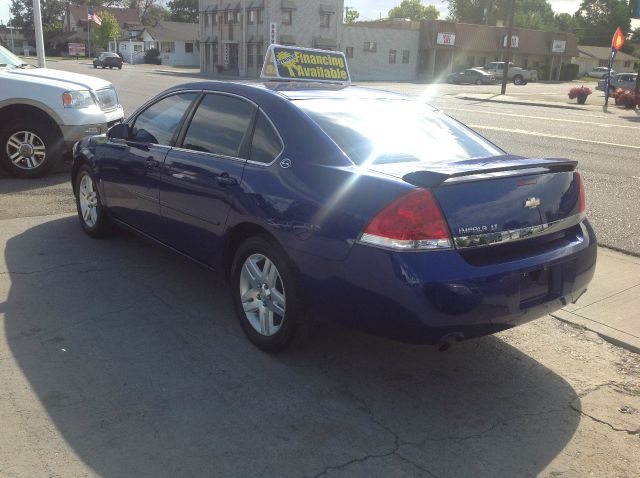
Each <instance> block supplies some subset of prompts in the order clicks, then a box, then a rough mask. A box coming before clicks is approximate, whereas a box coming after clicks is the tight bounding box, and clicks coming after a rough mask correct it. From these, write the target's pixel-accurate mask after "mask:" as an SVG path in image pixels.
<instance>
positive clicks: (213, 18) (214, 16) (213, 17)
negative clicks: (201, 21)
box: [211, 13, 218, 25]
mask: <svg viewBox="0 0 640 478" xmlns="http://www.w3.org/2000/svg"><path fill="white" fill-rule="evenodd" d="M211 24H212V25H217V24H218V14H217V13H213V14H212V15H211Z"/></svg>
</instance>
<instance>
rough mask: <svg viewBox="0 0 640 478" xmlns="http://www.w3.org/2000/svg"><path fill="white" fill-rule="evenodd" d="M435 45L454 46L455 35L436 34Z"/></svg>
mask: <svg viewBox="0 0 640 478" xmlns="http://www.w3.org/2000/svg"><path fill="white" fill-rule="evenodd" d="M436 44H437V45H449V46H454V45H455V44H456V34H455V33H438V38H436Z"/></svg>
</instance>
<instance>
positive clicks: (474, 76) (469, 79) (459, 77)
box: [447, 68, 496, 85]
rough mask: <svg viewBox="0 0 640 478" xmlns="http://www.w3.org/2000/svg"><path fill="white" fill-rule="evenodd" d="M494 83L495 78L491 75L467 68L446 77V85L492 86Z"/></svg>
mask: <svg viewBox="0 0 640 478" xmlns="http://www.w3.org/2000/svg"><path fill="white" fill-rule="evenodd" d="M495 82H496V78H495V77H494V76H493V75H492V74H490V73H487V72H486V71H483V70H478V69H475V68H469V69H466V70H462V71H459V72H458V73H451V74H450V75H447V83H457V84H462V83H470V84H476V85H492V84H494V83H495Z"/></svg>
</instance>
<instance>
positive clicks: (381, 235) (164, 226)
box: [72, 56, 596, 351]
mask: <svg viewBox="0 0 640 478" xmlns="http://www.w3.org/2000/svg"><path fill="white" fill-rule="evenodd" d="M286 61H291V62H293V61H295V57H293V56H291V57H288V58H287V59H286ZM282 63H284V62H282ZM297 71H298V70H296V69H295V68H294V67H291V72H292V74H296V72H297ZM318 71H320V73H322V72H323V71H324V70H318ZM575 168H576V162H575V161H570V160H562V159H539V158H535V159H527V158H523V157H520V156H513V155H509V154H507V153H505V152H504V151H502V150H501V149H499V148H498V147H496V146H494V145H493V144H491V143H490V142H488V141H487V140H485V139H483V138H482V137H481V136H479V135H478V134H476V133H475V132H473V131H471V130H470V129H468V128H466V127H465V126H464V125H462V124H460V123H458V122H456V121H454V120H453V119H451V118H449V117H448V116H446V115H445V114H443V113H441V112H440V111H438V110H435V109H432V108H430V107H428V106H426V105H425V104H423V103H422V102H420V101H418V100H414V99H411V98H407V97H404V96H400V95H395V94H391V93H387V92H383V91H376V90H372V89H365V88H357V87H351V86H337V85H325V84H320V83H315V84H308V83H307V84H300V83H271V84H241V83H230V82H198V83H190V84H185V85H181V86H177V87H174V88H171V89H169V90H167V91H165V92H163V93H161V94H160V95H158V96H156V97H155V98H154V99H152V100H151V101H149V102H148V103H147V104H145V105H144V106H142V107H141V108H140V109H139V110H138V111H136V112H135V113H134V114H132V115H131V116H130V117H129V118H128V120H127V121H126V122H125V123H122V124H120V125H116V126H114V127H113V128H111V129H110V130H109V132H108V134H107V135H106V137H105V136H93V137H88V138H85V139H84V140H82V141H81V142H79V143H78V144H77V145H76V147H75V151H74V164H73V169H72V184H73V190H74V193H75V195H76V202H77V209H78V214H79V218H80V223H81V226H82V228H83V229H84V231H85V232H86V233H87V234H88V235H90V236H93V237H100V236H104V235H107V234H109V233H110V232H111V231H112V229H113V227H114V226H115V225H117V226H122V227H125V228H127V229H130V230H133V231H136V232H138V233H140V234H142V235H144V236H145V237H147V238H150V239H152V240H154V241H157V242H159V243H161V244H164V245H166V246H167V247H169V248H172V249H174V250H177V251H179V252H181V253H182V254H185V255H187V256H188V257H191V258H192V259H194V260H195V261H197V262H199V263H201V264H203V265H205V266H207V267H210V268H212V269H216V270H217V271H219V272H220V274H221V275H222V277H224V278H225V279H227V280H228V281H229V282H230V284H231V285H230V290H231V294H232V299H233V303H234V306H235V309H236V313H237V316H238V319H239V321H240V324H241V326H242V328H243V330H244V331H245V333H246V334H247V336H248V337H249V339H250V340H251V341H252V342H253V343H254V344H256V345H257V346H258V347H261V348H263V349H265V350H269V351H276V350H281V349H283V348H285V347H287V346H288V345H289V344H290V343H291V341H292V340H293V339H294V337H296V336H297V335H298V334H299V333H300V331H301V330H302V328H303V324H304V323H305V321H306V320H307V319H308V317H309V316H310V314H314V315H315V316H316V317H319V318H323V319H327V320H335V321H338V322H340V323H343V324H346V325H349V326H352V327H357V328H360V329H363V330H366V331H368V332H371V333H374V334H378V335H382V336H385V337H388V338H393V339H397V340H403V341H408V342H414V343H449V342H450V341H453V340H462V339H468V338H471V337H477V336H482V335H486V334H491V333H494V332H497V331H501V330H505V329H508V328H510V327H513V326H515V325H517V324H521V323H524V322H527V321H530V320H532V319H535V318H538V317H540V316H543V315H545V314H548V313H550V312H552V311H553V310H555V309H558V308H560V307H562V306H564V305H566V304H567V303H571V302H574V301H576V300H577V299H578V298H579V297H580V296H581V295H582V293H583V292H584V291H585V290H586V288H587V285H588V284H589V282H590V280H591V278H592V276H593V273H594V268H595V261H596V238H595V235H594V232H593V230H592V228H591V225H590V224H589V221H588V220H587V219H586V217H585V199H584V189H583V185H582V180H581V178H580V174H579V173H578V172H576V170H575Z"/></svg>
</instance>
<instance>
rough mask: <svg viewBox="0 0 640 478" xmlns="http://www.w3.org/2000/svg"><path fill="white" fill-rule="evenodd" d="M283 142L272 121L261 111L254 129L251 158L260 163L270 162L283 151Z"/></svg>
mask: <svg viewBox="0 0 640 478" xmlns="http://www.w3.org/2000/svg"><path fill="white" fill-rule="evenodd" d="M282 148H283V146H282V142H281V141H280V136H278V133H277V132H276V130H275V128H274V127H273V125H272V124H271V122H270V121H269V120H268V119H267V117H266V116H265V114H264V113H263V112H262V111H260V113H259V115H258V119H257V121H256V127H255V129H254V131H253V140H252V142H251V155H250V156H249V159H250V160H251V161H256V162H258V163H264V164H269V163H271V162H272V161H273V160H274V159H276V158H277V157H278V155H279V154H280V153H281V152H282Z"/></svg>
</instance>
